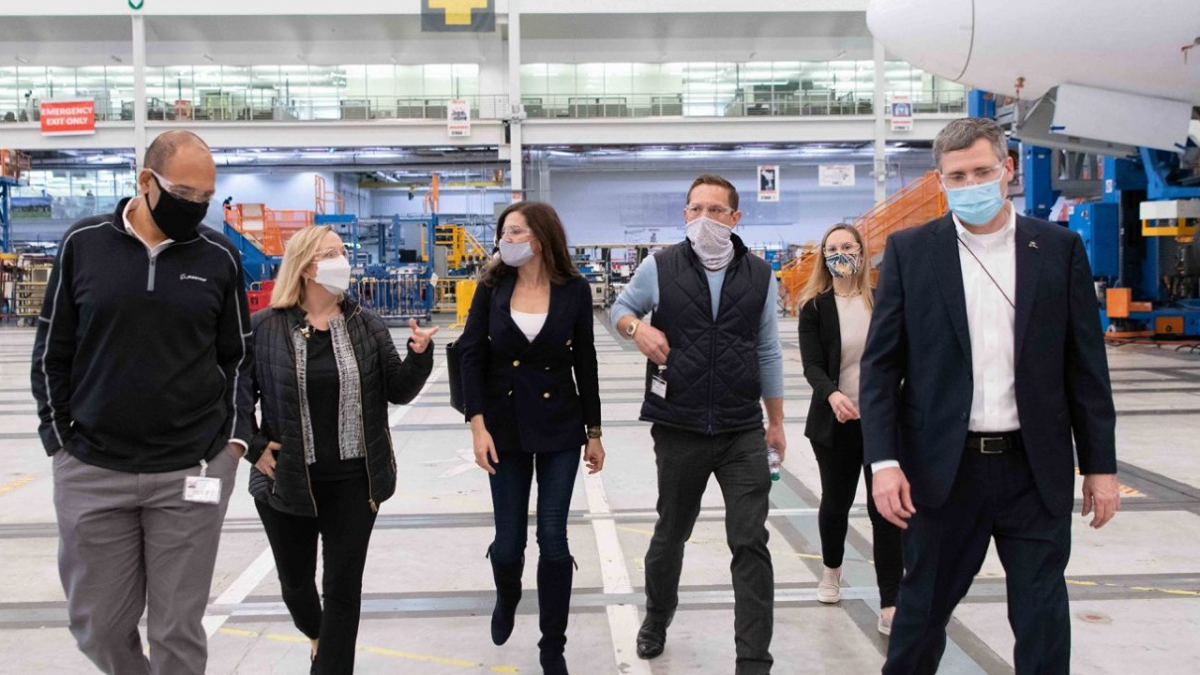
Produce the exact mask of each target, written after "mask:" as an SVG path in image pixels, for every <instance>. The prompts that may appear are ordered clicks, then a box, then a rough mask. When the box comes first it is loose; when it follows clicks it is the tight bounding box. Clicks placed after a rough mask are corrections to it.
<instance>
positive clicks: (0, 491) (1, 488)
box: [0, 476, 33, 495]
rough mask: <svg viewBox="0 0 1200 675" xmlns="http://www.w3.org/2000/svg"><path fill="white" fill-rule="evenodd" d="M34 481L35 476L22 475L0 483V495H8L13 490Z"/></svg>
mask: <svg viewBox="0 0 1200 675" xmlns="http://www.w3.org/2000/svg"><path fill="white" fill-rule="evenodd" d="M32 482H33V476H20V477H19V478H16V479H14V480H11V481H9V482H7V483H5V484H4V485H0V495H6V494H8V493H10V492H12V491H13V490H16V489H17V488H19V487H23V486H25V485H29V484H30V483H32Z"/></svg>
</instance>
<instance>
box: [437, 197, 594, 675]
mask: <svg viewBox="0 0 1200 675" xmlns="http://www.w3.org/2000/svg"><path fill="white" fill-rule="evenodd" d="M496 236H497V239H496V241H497V245H498V246H499V247H500V253H499V255H498V256H496V257H495V258H494V259H493V260H492V261H491V262H489V263H488V264H487V266H485V267H484V269H483V271H482V272H481V274H480V284H479V287H478V289H477V290H476V292H475V298H474V299H473V300H472V302H471V311H470V313H469V314H468V316H467V325H466V329H465V330H464V331H463V335H462V337H461V338H460V339H459V343H458V344H459V348H460V350H461V353H462V385H463V403H464V405H465V408H466V417H467V421H468V422H470V423H471V434H472V436H473V437H474V446H475V462H476V463H477V464H478V465H479V466H480V467H481V468H483V469H484V470H486V471H487V472H488V474H489V480H490V483H491V489H492V507H493V510H494V512H495V521H496V538H495V540H494V541H493V542H492V545H491V546H490V547H489V549H488V557H489V558H490V559H491V562H492V575H493V577H494V579H495V582H496V607H495V609H494V610H493V612H492V641H493V642H495V643H496V644H497V645H501V644H504V643H505V642H506V641H507V640H508V637H509V635H510V634H512V630H513V621H514V615H515V614H516V609H517V603H518V601H519V600H520V598H521V574H522V571H523V569H524V566H525V558H524V555H525V543H526V533H527V531H528V518H529V493H530V488H531V486H532V483H533V478H534V476H535V475H536V476H537V481H538V503H537V541H538V549H539V553H540V556H539V558H538V571H537V585H538V607H539V610H540V613H541V616H540V626H541V630H542V639H541V641H540V642H539V643H538V647H539V648H540V650H541V664H542V669H543V671H544V672H545V673H547V674H548V675H558V674H565V673H566V672H567V667H566V661H565V660H564V657H563V650H564V647H565V645H566V641H567V639H566V628H567V614H568V612H569V610H570V604H571V581H572V575H573V569H574V562H575V561H574V559H573V558H572V557H571V552H570V549H569V548H568V546H567V514H568V511H569V509H570V506H571V492H572V490H573V489H574V486H575V474H576V473H577V472H578V470H579V462H580V447H583V446H586V448H585V450H584V453H583V458H584V460H585V461H586V462H587V464H588V468H589V469H590V473H596V472H598V471H600V470H601V469H602V468H603V467H604V446H603V444H602V443H601V440H600V437H601V429H600V382H599V377H598V375H597V369H596V347H595V341H594V336H593V334H592V292H591V287H590V284H589V283H588V282H587V280H586V279H584V278H583V277H581V276H580V275H579V273H578V272H577V271H576V270H575V266H574V264H573V263H572V262H571V256H570V252H569V251H568V250H567V238H566V232H565V231H564V230H563V226H562V222H561V221H560V220H559V218H558V214H557V213H555V211H554V209H553V208H552V207H550V205H548V204H542V203H539V202H519V203H517V204H513V205H512V206H510V207H508V209H506V210H505V211H504V213H502V214H500V220H499V222H498V223H497V225H496Z"/></svg>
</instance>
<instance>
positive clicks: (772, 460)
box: [767, 448, 780, 480]
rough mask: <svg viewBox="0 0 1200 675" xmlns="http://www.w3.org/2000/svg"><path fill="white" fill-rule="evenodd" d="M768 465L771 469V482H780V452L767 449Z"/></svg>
mask: <svg viewBox="0 0 1200 675" xmlns="http://www.w3.org/2000/svg"><path fill="white" fill-rule="evenodd" d="M767 464H768V465H769V466H770V467H771V480H779V465H780V461H779V450H777V449H775V448H767Z"/></svg>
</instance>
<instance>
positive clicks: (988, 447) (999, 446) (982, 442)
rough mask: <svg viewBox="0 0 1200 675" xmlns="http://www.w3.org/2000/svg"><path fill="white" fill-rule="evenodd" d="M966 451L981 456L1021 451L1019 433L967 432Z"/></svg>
mask: <svg viewBox="0 0 1200 675" xmlns="http://www.w3.org/2000/svg"><path fill="white" fill-rule="evenodd" d="M966 448H967V450H972V451H974V452H978V453H979V454H981V455H1002V454H1004V453H1006V452H1015V451H1017V450H1020V449H1021V432H1019V431H1008V432H1004V433H991V432H988V433H979V432H975V431H970V432H967V445H966Z"/></svg>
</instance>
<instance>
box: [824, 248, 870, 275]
mask: <svg viewBox="0 0 1200 675" xmlns="http://www.w3.org/2000/svg"><path fill="white" fill-rule="evenodd" d="M861 266H862V255H861V254H858V253H834V254H833V255H827V256H825V267H827V268H829V273H830V274H832V275H833V276H834V277H836V278H838V279H842V278H846V277H852V276H854V275H855V274H858V270H859V268H860V267H861Z"/></svg>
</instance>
